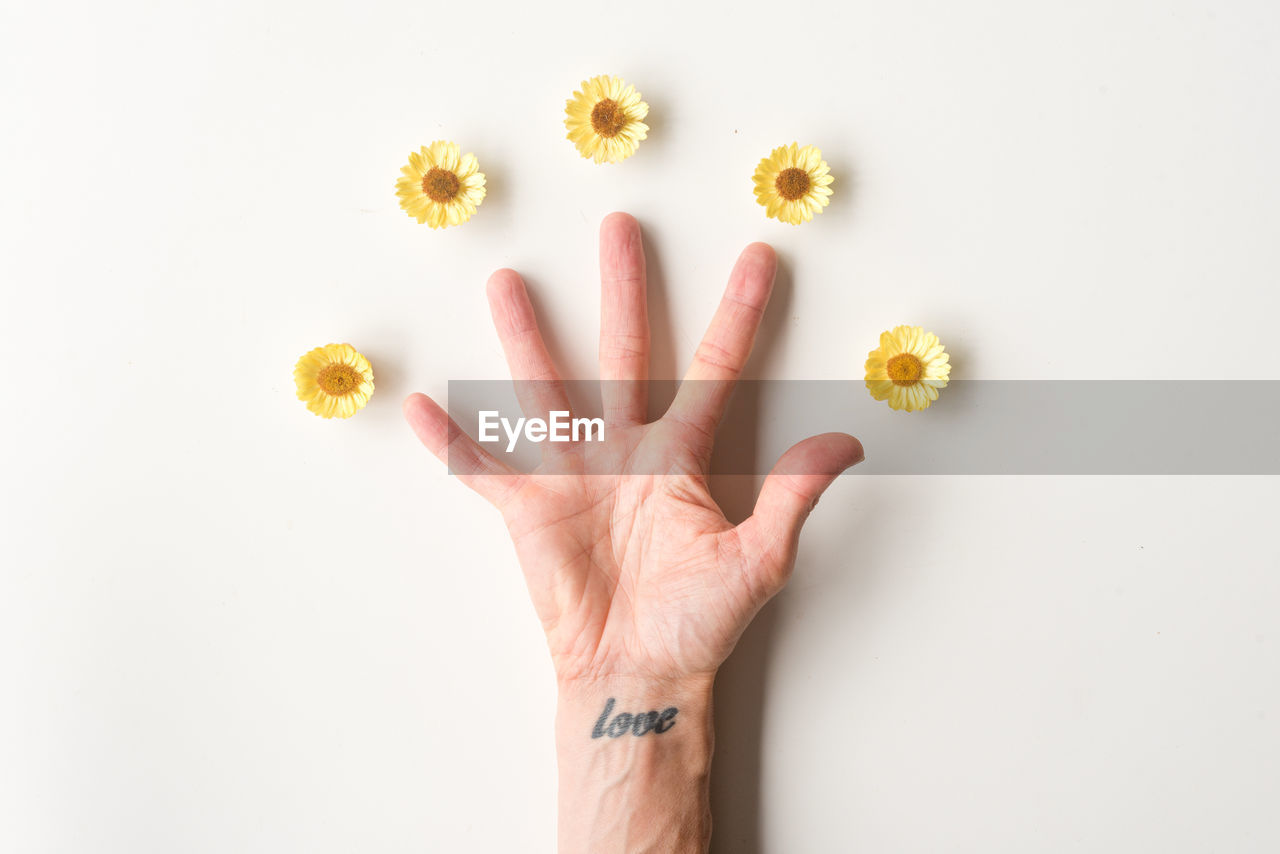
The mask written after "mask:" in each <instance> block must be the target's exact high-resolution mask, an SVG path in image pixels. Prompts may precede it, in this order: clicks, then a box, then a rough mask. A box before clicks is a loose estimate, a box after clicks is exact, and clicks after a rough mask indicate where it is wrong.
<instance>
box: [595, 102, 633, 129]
mask: <svg viewBox="0 0 1280 854" xmlns="http://www.w3.org/2000/svg"><path fill="white" fill-rule="evenodd" d="M626 126H627V113H626V111H625V110H623V109H622V105H621V104H619V103H618V102H617V101H615V100H613V99H612V98H605V99H604V100H603V101H601V102H599V103H598V104H596V105H595V107H594V108H593V109H592V110H591V127H592V128H594V129H595V132H596V133H598V134H600V135H601V136H603V137H604V138H605V139H610V138H612V137H615V136H617V135H618V134H619V133H621V132H622V129H623V128H624V127H626Z"/></svg>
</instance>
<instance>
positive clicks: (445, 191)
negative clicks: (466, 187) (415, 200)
mask: <svg viewBox="0 0 1280 854" xmlns="http://www.w3.org/2000/svg"><path fill="white" fill-rule="evenodd" d="M461 186H462V182H460V181H459V180H458V176H457V175H455V174H453V173H452V172H450V171H449V170H447V169H440V168H438V167H435V166H432V167H431V171H429V172H428V173H427V174H426V175H425V176H424V177H423V179H422V192H424V193H426V194H427V198H428V199H430V200H431V201H433V202H440V203H441V204H443V203H444V202H447V201H450V200H452V199H453V197H454V196H456V195H458V188H459V187H461Z"/></svg>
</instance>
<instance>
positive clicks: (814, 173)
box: [752, 142, 833, 225]
mask: <svg viewBox="0 0 1280 854" xmlns="http://www.w3.org/2000/svg"><path fill="white" fill-rule="evenodd" d="M752 180H753V181H754V182H755V185H756V186H755V194H756V201H757V202H759V203H760V204H762V205H764V212H765V214H766V215H767V216H770V217H772V218H773V219H778V220H782V221H783V222H789V223H791V224H792V225H799V224H800V223H802V222H808V221H809V220H811V219H813V215H814V214H815V213H822V209H823V208H825V207H826V206H827V203H828V202H830V201H831V181H832V180H833V179H832V177H831V167H829V166H827V161H825V160H823V159H822V152H821V151H819V150H818V149H817V148H815V147H814V146H812V145H806V146H804V147H803V148H801V147H800V145H799V144H798V143H795V142H793V143H791V144H790V145H781V146H779V147H777V148H775V149H774V150H773V151H772V152H770V153H769V156H768V157H766V158H764V159H763V160H761V161H760V165H759V166H757V167H756V174H755V175H754V176H753V178H752Z"/></svg>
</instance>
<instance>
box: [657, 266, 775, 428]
mask: <svg viewBox="0 0 1280 854" xmlns="http://www.w3.org/2000/svg"><path fill="white" fill-rule="evenodd" d="M777 269H778V258H777V255H775V254H774V251H773V249H772V247H770V246H769V245H768V244H766V243H752V244H751V245H750V246H748V247H747V248H746V249H744V250H743V251H742V254H741V255H740V256H739V257H738V262H737V263H736V264H735V265H734V267H733V273H732V274H730V276H729V284H728V286H727V287H726V288H725V291H724V297H723V298H721V300H720V306H719V308H717V309H716V313H715V317H713V318H712V319H711V325H710V326H708V327H707V332H706V334H705V335H704V336H703V338H702V343H701V344H699V345H698V349H697V352H695V353H694V356H693V364H691V365H690V366H689V371H688V372H687V373H686V374H685V376H684V382H682V383H681V384H680V389H679V391H678V392H677V393H676V399H675V401H674V402H673V403H672V404H671V409H670V413H671V415H673V416H674V417H675V418H676V419H677V420H680V421H684V422H688V423H691V424H694V425H696V426H698V427H699V428H700V429H701V430H703V431H704V432H707V433H711V432H714V431H715V427H716V424H718V423H719V421H720V417H721V416H722V415H723V414H724V408H725V405H726V404H727V403H728V400H729V395H730V394H731V393H732V392H733V385H734V383H735V382H736V381H737V379H738V375H739V374H741V373H742V369H743V367H744V366H745V365H746V364H747V358H748V357H749V356H750V355H751V347H752V345H753V344H754V343H755V339H756V331H757V330H758V329H759V328H760V320H761V318H762V317H764V308H765V306H766V305H768V303H769V295H770V293H772V292H773V279H774V275H775V274H776V273H777Z"/></svg>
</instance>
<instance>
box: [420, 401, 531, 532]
mask: <svg viewBox="0 0 1280 854" xmlns="http://www.w3.org/2000/svg"><path fill="white" fill-rule="evenodd" d="M403 409H404V418H405V420H406V421H408V422H409V426H410V427H411V428H412V429H413V432H414V433H416V434H417V436H418V439H419V440H420V441H421V442H422V444H424V445H426V446H427V450H429V451H430V452H431V453H433V454H435V455H436V457H437V458H438V459H439V460H440V462H442V463H444V464H445V465H446V466H448V467H449V471H450V472H451V473H453V474H455V475H457V476H458V480H460V481H462V482H463V483H465V484H466V485H467V486H469V487H471V488H472V489H473V490H475V491H476V492H477V493H479V494H480V496H481V497H483V498H484V499H485V500H486V501H488V502H489V503H490V504H492V505H493V506H494V507H497V508H498V509H502V507H503V506H504V505H505V504H506V503H507V502H508V501H509V500H510V499H511V497H512V496H514V495H515V494H516V492H517V491H518V489H519V487H520V484H521V481H522V479H523V477H524V476H523V475H522V474H520V473H519V472H518V471H516V470H515V469H513V468H511V467H510V466H508V465H507V464H506V463H504V462H502V461H500V460H497V459H494V457H493V456H491V455H490V454H489V453H488V452H487V451H485V450H484V449H483V448H481V447H480V446H479V445H478V444H476V442H475V440H473V439H472V438H471V437H470V436H468V435H467V434H466V433H464V432H463V430H462V428H461V427H459V426H458V425H457V423H455V422H454V420H453V419H452V418H450V417H449V413H447V412H445V411H444V410H443V409H441V408H440V405H439V404H437V403H436V402H435V401H434V400H432V399H431V398H429V397H427V396H426V395H425V394H411V395H409V396H408V397H407V398H405V401H404V406H403Z"/></svg>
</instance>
